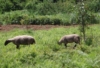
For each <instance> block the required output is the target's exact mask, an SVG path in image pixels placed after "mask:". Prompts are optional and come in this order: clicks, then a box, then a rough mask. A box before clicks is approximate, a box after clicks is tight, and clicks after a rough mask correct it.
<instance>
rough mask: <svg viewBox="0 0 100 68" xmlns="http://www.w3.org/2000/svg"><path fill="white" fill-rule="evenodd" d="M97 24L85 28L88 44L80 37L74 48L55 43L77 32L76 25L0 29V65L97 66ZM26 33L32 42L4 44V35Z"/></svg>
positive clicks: (99, 41)
mask: <svg viewBox="0 0 100 68" xmlns="http://www.w3.org/2000/svg"><path fill="white" fill-rule="evenodd" d="M99 27H100V25H93V26H91V27H90V28H89V29H87V32H86V35H87V37H88V38H90V40H92V42H91V41H89V42H90V43H91V45H87V44H85V43H84V42H83V39H82V41H81V45H78V46H77V47H76V48H75V49H73V45H74V43H72V44H68V48H65V47H64V45H63V44H62V45H58V44H57V41H58V40H59V39H60V37H61V36H63V35H65V34H72V33H77V34H80V32H79V30H78V27H68V28H63V27H60V28H52V29H49V30H31V29H30V30H21V29H13V30H11V31H7V32H0V38H1V39H0V68H100V53H99V52H100V28H99ZM22 34H28V35H32V36H33V37H34V38H35V39H36V44H33V45H31V46H24V45H21V46H20V49H16V46H15V45H14V44H13V43H10V44H8V45H7V46H4V42H5V40H6V39H8V38H11V37H14V36H16V35H22Z"/></svg>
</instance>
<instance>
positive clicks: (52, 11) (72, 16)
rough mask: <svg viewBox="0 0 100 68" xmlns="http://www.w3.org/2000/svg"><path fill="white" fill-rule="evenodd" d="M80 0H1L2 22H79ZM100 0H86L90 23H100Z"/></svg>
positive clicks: (0, 12)
mask: <svg viewBox="0 0 100 68" xmlns="http://www.w3.org/2000/svg"><path fill="white" fill-rule="evenodd" d="M78 3H79V2H78V0H22V1H20V0H17V1H16V0H5V2H4V1H2V0H0V6H1V9H0V24H3V25H4V24H38V25H40V24H43V25H44V24H53V25H56V24H60V25H69V24H79V23H80V22H79V14H78V13H79V11H78V10H79V5H78ZM99 3H100V0H92V1H91V0H84V4H85V5H84V6H85V10H86V12H87V15H86V16H85V18H86V20H87V22H88V23H89V24H94V23H100V20H99V18H100V13H99V11H100V4H99Z"/></svg>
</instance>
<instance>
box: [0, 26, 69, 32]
mask: <svg viewBox="0 0 100 68" xmlns="http://www.w3.org/2000/svg"><path fill="white" fill-rule="evenodd" d="M58 27H70V26H60V25H28V26H26V25H1V26H0V31H10V30H13V29H15V28H18V29H32V30H48V29H51V28H58Z"/></svg>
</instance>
